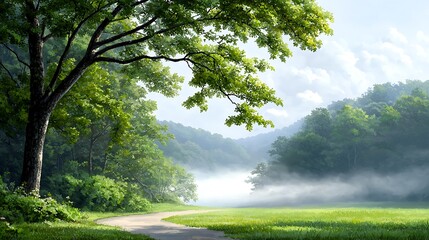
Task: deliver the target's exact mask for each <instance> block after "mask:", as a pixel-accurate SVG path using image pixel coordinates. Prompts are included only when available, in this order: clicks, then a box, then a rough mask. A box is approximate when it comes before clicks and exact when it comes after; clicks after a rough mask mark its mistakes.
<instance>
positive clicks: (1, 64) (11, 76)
mask: <svg viewBox="0 0 429 240" xmlns="http://www.w3.org/2000/svg"><path fill="white" fill-rule="evenodd" d="M0 66H1V67H3V69H4V70H6V73H7V74H8V75H9V77H10V78H11V79H12V80H13V81H14V82H15V79H14V78H13V75H12V73H11V72H10V71H9V69H7V67H6V66H5V65H3V63H2V62H1V61H0Z"/></svg>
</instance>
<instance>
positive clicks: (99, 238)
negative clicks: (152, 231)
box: [0, 221, 154, 240]
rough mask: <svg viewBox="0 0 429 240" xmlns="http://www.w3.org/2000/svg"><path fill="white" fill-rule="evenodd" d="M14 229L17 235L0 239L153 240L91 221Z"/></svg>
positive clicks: (30, 225)
mask: <svg viewBox="0 0 429 240" xmlns="http://www.w3.org/2000/svg"><path fill="white" fill-rule="evenodd" d="M15 228H17V229H18V231H19V232H18V234H9V235H8V236H2V237H3V238H2V237H0V238H1V239H19V240H21V239H22V240H24V239H25V240H27V239H29V240H48V239H49V240H51V239H53V240H56V239H58V240H66V239H67V240H68V239H70V240H86V239H88V240H103V239H112V240H113V239H118V240H130V239H133V240H154V239H152V238H150V237H148V236H144V235H137V234H131V233H128V232H124V231H123V230H120V229H119V228H116V227H109V226H102V225H97V224H95V223H94V222H92V221H81V222H78V223H64V222H63V223H61V222H56V223H31V224H30V223H23V224H18V225H16V226H15ZM0 235H1V234H0Z"/></svg>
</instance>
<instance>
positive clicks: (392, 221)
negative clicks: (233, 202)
mask: <svg viewBox="0 0 429 240" xmlns="http://www.w3.org/2000/svg"><path fill="white" fill-rule="evenodd" d="M166 220H167V221H170V222H174V223H179V224H184V225H188V226H193V227H204V228H208V229H212V230H218V231H224V232H225V234H226V235H227V236H229V237H231V238H236V239H242V240H244V239H246V240H262V239H267V240H268V239H429V209H424V208H369V207H362V208H357V207H354V208H304V209H295V208H242V209H227V210H220V211H216V212H210V213H205V214H194V215H185V216H175V217H170V218H168V219H166Z"/></svg>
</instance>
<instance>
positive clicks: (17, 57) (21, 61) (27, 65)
mask: <svg viewBox="0 0 429 240" xmlns="http://www.w3.org/2000/svg"><path fill="white" fill-rule="evenodd" d="M2 45H3V46H4V47H5V48H6V49H7V50H9V51H10V52H12V53H13V54H14V55H15V57H16V59H17V60H18V61H19V62H20V63H22V64H24V65H25V66H26V67H28V68H30V64H28V63H26V62H24V61H23V60H21V58H20V57H19V55H18V53H17V52H15V51H14V50H13V49H12V48H10V47H9V46H7V45H6V44H4V43H2Z"/></svg>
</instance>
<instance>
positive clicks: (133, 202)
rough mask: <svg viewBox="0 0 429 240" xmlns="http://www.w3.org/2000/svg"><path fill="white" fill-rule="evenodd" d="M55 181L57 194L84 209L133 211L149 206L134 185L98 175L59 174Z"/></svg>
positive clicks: (142, 209)
mask: <svg viewBox="0 0 429 240" xmlns="http://www.w3.org/2000/svg"><path fill="white" fill-rule="evenodd" d="M54 184H55V185H57V186H58V187H59V189H58V190H57V191H56V192H55V194H56V195H57V197H60V198H66V197H69V199H70V201H71V202H72V204H73V205H74V206H75V207H78V208H81V209H83V210H91V211H101V212H104V211H118V210H122V211H129V212H133V211H146V210H148V209H150V205H151V204H150V202H149V201H148V200H146V199H145V198H143V197H142V195H143V194H142V193H139V192H140V191H141V190H140V189H139V188H138V187H137V186H136V185H134V184H131V183H126V182H123V181H119V180H113V179H110V178H107V177H104V176H100V175H94V176H88V177H84V178H82V179H77V178H75V177H73V176H71V175H65V176H58V177H57V179H56V181H55V183H54ZM52 190H54V189H52ZM58 195H59V196H58Z"/></svg>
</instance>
